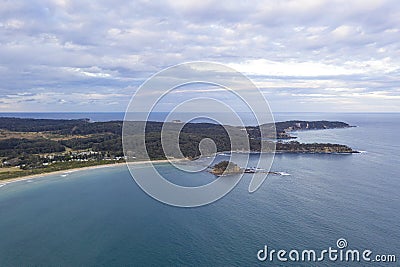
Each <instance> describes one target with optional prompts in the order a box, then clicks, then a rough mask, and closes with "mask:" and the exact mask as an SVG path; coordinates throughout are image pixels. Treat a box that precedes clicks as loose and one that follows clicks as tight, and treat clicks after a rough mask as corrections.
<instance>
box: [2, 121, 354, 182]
mask: <svg viewBox="0 0 400 267" xmlns="http://www.w3.org/2000/svg"><path fill="white" fill-rule="evenodd" d="M129 123H130V124H131V125H132V127H135V126H137V125H143V123H146V128H145V129H146V148H147V151H148V156H149V157H150V160H165V159H166V158H167V157H166V156H165V154H164V151H163V148H162V145H161V137H160V136H161V129H162V127H163V125H164V124H170V125H172V126H174V125H176V126H177V127H179V124H180V123H176V122H165V123H163V122H152V121H150V122H129ZM122 125H123V122H122V121H108V122H90V121H89V120H88V119H78V120H54V119H22V118H7V117H0V162H1V168H0V180H2V179H9V178H15V177H22V176H27V175H35V174H41V173H48V172H54V171H60V170H67V169H73V168H81V167H88V166H95V165H104V164H114V163H122V162H125V161H126V158H125V157H124V153H123V149H122ZM225 127H230V129H233V130H235V131H244V130H245V131H246V132H247V136H248V142H249V145H250V151H252V152H270V151H273V150H275V148H276V151H277V152H279V153H345V154H351V153H357V151H354V150H353V149H351V148H350V147H348V146H346V145H342V144H329V143H327V144H320V143H314V144H304V143H300V142H297V141H290V139H294V137H293V136H291V135H290V132H292V131H298V130H323V129H333V128H349V127H352V126H350V125H349V124H347V123H344V122H338V121H285V122H277V123H275V124H264V125H260V126H248V127H245V128H241V127H234V126H222V125H218V124H211V123H187V124H185V125H184V127H183V128H182V130H181V131H180V134H179V145H180V149H181V151H182V154H183V155H184V157H185V158H187V159H195V158H197V157H198V156H199V155H200V154H201V153H200V150H199V143H200V141H201V140H203V139H204V138H210V139H212V140H213V141H214V142H215V144H216V148H217V152H222V151H236V150H237V151H240V147H241V146H240V144H239V145H238V144H236V147H237V149H236V150H235V149H232V144H231V142H230V139H229V136H228V134H227V131H226V129H225ZM271 127H275V128H276V135H275V134H274V135H273V136H268V135H267V136H261V133H262V130H263V129H266V130H271V129H275V128H271ZM266 132H275V131H266ZM262 145H263V146H262ZM262 147H266V148H267V150H265V151H264V150H262V149H261V148H262ZM177 157H178V156H177ZM177 157H176V158H177ZM145 158H146V157H144V156H143V155H140V154H137V155H135V156H134V157H133V159H130V160H129V161H141V160H143V159H145Z"/></svg>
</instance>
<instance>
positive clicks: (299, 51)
mask: <svg viewBox="0 0 400 267" xmlns="http://www.w3.org/2000/svg"><path fill="white" fill-rule="evenodd" d="M0 1H1V4H0V77H1V78H0V79H1V82H0V112H9V111H10V112H12V111H28V112H32V111H37V112H41V111H75V112H78V111H125V109H126V107H127V105H128V102H129V99H130V98H131V96H132V94H133V93H134V92H135V90H136V89H137V88H138V86H140V84H141V83H142V82H144V81H145V80H146V79H147V78H149V77H150V76H151V75H153V74H154V73H156V72H157V71H160V70H161V69H163V68H165V67H169V66H172V65H175V64H178V63H182V62H186V61H197V60H201V61H213V62H219V63H224V64H227V65H228V66H230V67H233V68H235V69H237V70H238V71H241V72H243V73H245V74H246V75H247V76H248V77H250V78H251V79H252V80H253V81H254V83H255V84H256V85H257V86H258V87H259V88H260V89H261V90H262V92H263V93H264V95H265V97H266V98H267V99H268V101H269V103H270V106H271V109H272V110H273V111H275V112H276V111H328V112H330V111H331V112H363V111H368V112H399V111H400V41H399V40H400V5H399V4H398V1H395V0H394V1H379V0H373V1H371V0H354V1H319V0H297V1H251V2H250V1H223V0H217V1H209V0H201V1H184V0H178V1H160V2H158V1H131V2H128V1H122V0H121V1H120V0H118V1H115V0H114V1H82V0H80V1H69V0H54V1H50V0H29V1H28V0H25V1H20V0H0ZM177 101H179V100H177Z"/></svg>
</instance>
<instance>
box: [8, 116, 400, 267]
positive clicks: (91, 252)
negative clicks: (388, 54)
mask: <svg viewBox="0 0 400 267" xmlns="http://www.w3.org/2000/svg"><path fill="white" fill-rule="evenodd" d="M1 115H4V114H1ZM31 115H32V114H31ZM64 115H65V114H64ZM114 115H115V114H114ZM114 115H113V114H108V115H107V114H105V117H103V118H101V115H99V114H97V115H96V116H98V117H96V118H94V117H91V119H93V120H98V121H99V120H109V119H121V118H117V117H113V116H114ZM54 116H55V115H54ZM115 116H116V115H115ZM19 117H21V116H19ZM31 117H34V116H33V115H32V116H31ZM36 117H38V116H36ZM56 117H57V116H56ZM81 117H82V116H78V118H81ZM84 117H85V116H84ZM86 117H88V116H86ZM65 118H66V117H65ZM68 118H76V117H75V115H74V116H70V117H68ZM275 119H276V120H277V121H279V120H288V119H303V120H319V119H327V120H342V121H346V122H348V123H350V124H352V125H357V126H358V127H355V128H349V129H334V130H323V131H307V132H297V133H295V135H296V136H298V139H299V141H303V142H331V143H342V144H346V145H349V146H351V147H352V148H354V149H357V150H360V151H366V152H365V153H361V154H354V155H334V154H332V155H316V154H315V155H313V154H278V155H276V156H275V160H274V163H273V166H272V170H273V171H279V172H286V173H289V174H290V175H288V176H276V175H270V176H268V178H267V180H266V181H265V182H264V184H263V185H262V186H261V187H260V189H259V190H258V191H256V192H255V193H253V194H249V193H248V191H247V188H248V185H249V180H250V179H249V177H248V176H246V175H245V176H244V178H243V179H242V180H241V181H240V183H239V184H238V186H237V187H235V189H233V190H232V192H230V193H229V194H228V195H226V196H225V197H224V198H222V199H221V200H219V201H217V202H215V203H212V204H210V205H207V206H204V207H200V208H190V209H184V208H175V207H171V206H167V205H164V204H161V203H159V202H157V201H156V200H154V199H152V198H151V197H149V196H148V195H146V194H145V193H144V192H142V191H141V189H140V188H139V187H138V186H137V185H136V184H135V182H134V181H133V179H132V178H131V176H130V175H129V172H128V170H127V168H126V167H125V166H121V167H107V168H102V169H94V170H85V171H77V172H72V173H69V174H68V175H66V176H64V177H63V176H61V175H53V176H48V177H44V178H39V179H35V180H31V181H23V182H18V183H13V184H7V185H5V186H2V187H0V266H168V265H172V266H188V265H190V266H255V265H260V266H268V265H270V266H331V265H334V266H365V265H366V263H353V264H351V263H346V262H336V263H333V262H328V261H324V262H319V263H309V262H304V263H292V264H290V263H280V262H277V261H276V260H275V261H274V262H259V261H258V260H257V251H258V250H260V249H262V248H263V247H264V245H268V247H269V248H270V249H275V250H279V249H285V250H287V251H289V250H291V249H298V250H303V249H314V250H316V251H321V250H323V249H328V248H329V247H333V248H336V240H337V239H339V238H345V239H346V240H347V242H348V248H349V249H359V250H364V249H369V250H371V251H373V254H396V255H397V261H398V262H397V263H391V264H389V263H388V264H387V266H398V264H399V260H400V259H399V258H400V213H399V210H400V164H399V163H400V153H399V151H400V143H399V137H398V135H399V132H400V114H359V113H358V114H343V113H342V114H332V113H321V114H317V113H298V114H295V113H279V114H276V116H275ZM219 157H220V159H223V157H224V156H219ZM257 157H258V156H257V155H253V156H251V161H254V162H255V161H256V160H257ZM137 168H143V166H137ZM158 169H159V170H160V172H162V173H164V174H166V175H168V177H170V179H171V180H173V181H176V183H178V184H179V183H188V182H187V181H193V184H196V183H198V182H199V181H202V182H204V181H207V182H209V181H212V180H213V179H214V177H213V176H212V175H210V174H208V173H207V172H202V173H197V174H192V175H191V176H190V177H188V176H187V174H184V173H182V172H180V171H177V170H176V169H174V168H173V167H172V166H170V165H168V164H160V165H158ZM189 183H191V182H189ZM369 265H372V266H385V265H383V264H382V263H381V264H375V265H374V264H368V266H369Z"/></svg>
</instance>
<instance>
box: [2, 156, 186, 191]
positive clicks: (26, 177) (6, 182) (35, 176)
mask: <svg viewBox="0 0 400 267" xmlns="http://www.w3.org/2000/svg"><path fill="white" fill-rule="evenodd" d="M182 160H185V159H161V160H143V161H132V162H129V163H128V162H119V163H113V164H100V165H94V166H86V167H79V168H72V169H65V170H60V171H54V172H44V173H38V174H33V175H27V176H22V177H16V178H9V179H3V180H0V188H1V187H3V186H5V185H8V184H12V183H16V182H21V181H28V180H31V179H37V178H43V177H47V176H51V175H58V174H60V175H63V174H69V173H72V172H77V171H85V170H92V169H101V168H110V167H118V166H123V165H128V164H132V165H140V164H148V163H168V162H176V161H182Z"/></svg>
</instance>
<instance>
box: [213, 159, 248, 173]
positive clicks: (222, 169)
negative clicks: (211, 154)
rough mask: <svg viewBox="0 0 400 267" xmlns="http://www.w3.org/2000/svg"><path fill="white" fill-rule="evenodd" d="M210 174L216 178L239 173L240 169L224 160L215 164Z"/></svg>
mask: <svg viewBox="0 0 400 267" xmlns="http://www.w3.org/2000/svg"><path fill="white" fill-rule="evenodd" d="M210 172H211V173H212V174H214V175H216V176H221V175H229V174H236V173H241V172H242V169H241V168H240V167H239V166H238V165H237V164H236V163H233V162H230V161H227V160H224V161H221V162H220V163H217V164H215V165H214V166H213V168H212V169H211V171H210Z"/></svg>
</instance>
